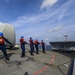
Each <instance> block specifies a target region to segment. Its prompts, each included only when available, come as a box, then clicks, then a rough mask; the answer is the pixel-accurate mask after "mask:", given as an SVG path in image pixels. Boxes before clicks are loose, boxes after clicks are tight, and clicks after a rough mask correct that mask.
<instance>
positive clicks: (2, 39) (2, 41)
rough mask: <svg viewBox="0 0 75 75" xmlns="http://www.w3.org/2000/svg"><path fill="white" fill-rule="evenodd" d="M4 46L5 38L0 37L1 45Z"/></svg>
mask: <svg viewBox="0 0 75 75" xmlns="http://www.w3.org/2000/svg"><path fill="white" fill-rule="evenodd" d="M2 44H4V38H3V37H0V45H2Z"/></svg>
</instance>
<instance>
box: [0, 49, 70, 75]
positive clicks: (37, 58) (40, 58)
mask: <svg viewBox="0 0 75 75" xmlns="http://www.w3.org/2000/svg"><path fill="white" fill-rule="evenodd" d="M8 55H9V56H10V61H7V60H5V59H3V58H1V57H2V53H1V52H0V58H1V59H0V75H62V73H61V72H60V71H59V69H58V65H60V64H63V63H65V62H67V61H69V60H70V59H71V58H70V57H68V56H65V55H62V54H60V53H56V52H53V51H46V54H44V53H42V52H41V51H40V52H39V54H38V55H37V54H36V53H34V56H31V55H30V53H29V52H28V50H26V57H25V58H21V57H20V56H21V49H19V50H12V51H8ZM53 56H54V59H52V58H53ZM52 60H53V61H52ZM51 61H52V63H51ZM50 63H51V64H50ZM68 65H69V63H68ZM68 68H69V66H68V67H61V70H62V71H63V72H64V73H65V74H67V71H68Z"/></svg>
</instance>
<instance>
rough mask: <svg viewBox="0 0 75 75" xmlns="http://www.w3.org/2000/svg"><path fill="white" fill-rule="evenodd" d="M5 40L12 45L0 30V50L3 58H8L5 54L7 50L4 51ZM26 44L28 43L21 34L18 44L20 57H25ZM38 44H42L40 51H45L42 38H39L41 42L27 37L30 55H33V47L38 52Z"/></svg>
mask: <svg viewBox="0 0 75 75" xmlns="http://www.w3.org/2000/svg"><path fill="white" fill-rule="evenodd" d="M5 42H7V43H8V44H10V45H13V44H12V43H11V42H9V41H8V40H7V39H6V38H5V37H4V35H3V33H2V32H0V50H1V51H2V53H3V54H4V57H5V59H6V60H9V57H8V55H7V52H6V46H5ZM26 44H28V43H27V42H26V41H25V40H24V36H21V38H20V45H21V49H22V53H21V57H25V45H26ZM39 44H41V46H42V52H43V53H45V43H44V42H43V40H41V43H39V42H38V40H37V39H36V40H35V41H34V40H33V39H32V37H30V39H29V45H30V54H31V55H34V54H33V53H34V47H35V49H36V54H39V48H38V45H39Z"/></svg>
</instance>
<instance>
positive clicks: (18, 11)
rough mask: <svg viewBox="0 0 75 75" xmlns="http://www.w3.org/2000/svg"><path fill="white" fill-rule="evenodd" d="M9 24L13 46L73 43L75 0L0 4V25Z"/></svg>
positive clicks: (11, 0)
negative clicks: (22, 38)
mask: <svg viewBox="0 0 75 75" xmlns="http://www.w3.org/2000/svg"><path fill="white" fill-rule="evenodd" d="M4 23H8V24H11V25H12V26H13V27H14V29H15V33H16V42H17V43H18V42H19V39H20V37H21V36H24V38H25V40H26V41H28V40H29V38H30V37H32V38H33V39H34V40H35V39H38V40H39V41H41V40H44V41H45V42H49V41H63V40H65V37H64V35H68V36H67V40H71V41H73V40H74V41H75V34H74V32H75V0H0V25H1V24H4Z"/></svg>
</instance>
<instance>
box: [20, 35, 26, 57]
mask: <svg viewBox="0 0 75 75" xmlns="http://www.w3.org/2000/svg"><path fill="white" fill-rule="evenodd" d="M25 44H27V42H26V41H25V40H24V36H21V38H20V45H21V49H22V53H21V57H25Z"/></svg>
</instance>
